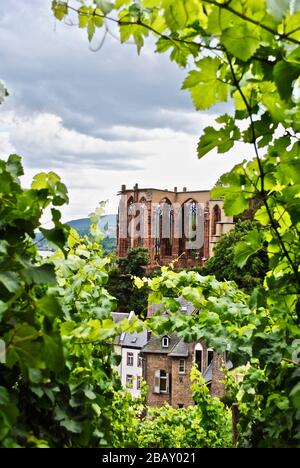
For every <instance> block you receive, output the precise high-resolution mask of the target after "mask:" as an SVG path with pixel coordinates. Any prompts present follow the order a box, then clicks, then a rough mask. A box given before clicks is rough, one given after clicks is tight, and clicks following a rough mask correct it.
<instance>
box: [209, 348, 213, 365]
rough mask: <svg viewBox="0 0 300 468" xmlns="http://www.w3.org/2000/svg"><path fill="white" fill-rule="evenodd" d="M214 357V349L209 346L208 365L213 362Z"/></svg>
mask: <svg viewBox="0 0 300 468" xmlns="http://www.w3.org/2000/svg"><path fill="white" fill-rule="evenodd" d="M213 358H214V350H213V349H212V348H208V350H207V367H208V366H209V365H210V364H211V363H212V360H213Z"/></svg>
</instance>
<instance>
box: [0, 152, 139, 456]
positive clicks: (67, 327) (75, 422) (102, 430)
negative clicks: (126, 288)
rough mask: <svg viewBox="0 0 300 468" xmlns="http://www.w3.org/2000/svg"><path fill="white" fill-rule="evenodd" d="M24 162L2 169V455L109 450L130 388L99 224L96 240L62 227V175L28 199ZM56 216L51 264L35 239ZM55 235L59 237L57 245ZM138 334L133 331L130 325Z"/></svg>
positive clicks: (41, 178)
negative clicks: (116, 407)
mask: <svg viewBox="0 0 300 468" xmlns="http://www.w3.org/2000/svg"><path fill="white" fill-rule="evenodd" d="M22 174H23V170H22V166H21V162H20V158H19V157H18V156H16V155H11V156H10V157H9V158H8V160H7V162H5V161H0V178H1V184H0V198H1V205H0V214H1V224H0V295H1V301H0V337H1V340H3V342H4V343H5V345H6V356H5V357H6V360H5V362H2V361H3V359H1V362H2V363H1V364H0V368H1V372H0V421H1V424H0V427H1V430H0V445H1V446H3V447H18V446H22V447H48V446H50V447H72V446H76V447H92V446H93V447H99V446H105V445H107V444H108V443H109V442H110V441H111V438H112V433H111V412H110V411H111V409H110V408H111V406H112V401H113V399H114V393H115V391H116V390H117V389H118V388H120V382H119V379H118V377H117V375H116V373H115V371H114V369H113V366H114V365H115V364H116V363H117V362H118V361H117V359H118V358H117V356H115V355H114V351H113V337H114V336H115V335H116V333H118V332H119V331H120V329H117V327H116V326H115V324H114V322H113V321H112V319H111V315H110V312H111V309H112V307H113V304H114V300H113V298H112V297H111V296H110V295H109V294H108V292H107V291H106V290H105V288H104V285H105V283H106V281H107V278H108V275H107V272H106V267H105V265H106V262H107V260H104V259H103V258H102V251H101V246H100V244H99V241H100V239H101V238H102V234H101V233H100V232H99V230H98V227H97V223H96V221H97V220H98V214H99V212H101V210H100V211H99V210H98V212H97V213H96V215H93V216H92V220H93V222H94V223H95V224H92V226H91V236H85V237H84V238H80V236H79V235H78V234H77V233H76V231H75V230H73V229H70V227H69V226H65V225H62V224H61V223H60V214H59V211H58V210H57V209H56V208H55V206H56V205H61V204H62V203H63V201H67V192H66V188H65V186H64V185H63V184H62V183H61V181H60V179H59V178H58V176H56V175H55V174H53V173H49V174H39V175H38V176H36V177H35V178H34V180H33V183H32V187H31V188H30V189H23V188H22V187H21V185H20V181H19V176H20V175H22ZM47 207H48V208H51V207H52V208H51V212H52V218H53V224H54V228H53V229H51V230H49V231H48V232H47V234H45V231H43V234H44V235H47V236H48V239H49V240H51V242H52V243H53V244H56V245H57V246H58V247H60V248H61V249H62V250H58V251H57V252H56V253H55V254H54V256H53V257H52V258H51V259H49V260H47V261H43V260H42V259H41V258H40V257H39V255H38V253H37V251H36V248H35V245H34V239H35V230H36V229H37V228H39V229H41V226H40V218H41V215H42V213H43V210H44V209H45V208H47ZM49 232H50V233H51V235H49ZM120 326H121V327H124V326H125V328H126V327H127V328H128V329H130V326H131V325H130V324H129V323H128V324H121V325H120Z"/></svg>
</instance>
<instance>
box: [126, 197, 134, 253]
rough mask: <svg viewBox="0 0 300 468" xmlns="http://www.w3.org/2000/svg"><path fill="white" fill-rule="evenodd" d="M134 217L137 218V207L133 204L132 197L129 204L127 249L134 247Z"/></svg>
mask: <svg viewBox="0 0 300 468" xmlns="http://www.w3.org/2000/svg"><path fill="white" fill-rule="evenodd" d="M134 216H135V207H134V203H133V197H130V198H129V199H128V202H127V229H128V236H127V248H129V249H130V248H132V247H133V241H134Z"/></svg>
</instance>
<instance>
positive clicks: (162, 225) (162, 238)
mask: <svg viewBox="0 0 300 468" xmlns="http://www.w3.org/2000/svg"><path fill="white" fill-rule="evenodd" d="M173 232H174V210H173V207H172V204H171V202H170V200H168V199H167V198H164V199H163V200H161V202H160V203H159V205H158V206H157V208H156V211H155V252H156V256H157V257H161V256H171V255H172V246H173V235H174V234H173Z"/></svg>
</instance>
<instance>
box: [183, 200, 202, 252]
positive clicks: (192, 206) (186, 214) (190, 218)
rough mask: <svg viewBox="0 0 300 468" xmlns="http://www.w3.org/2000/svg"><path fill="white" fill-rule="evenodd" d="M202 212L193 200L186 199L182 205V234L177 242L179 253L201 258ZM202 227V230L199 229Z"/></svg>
mask: <svg viewBox="0 0 300 468" xmlns="http://www.w3.org/2000/svg"><path fill="white" fill-rule="evenodd" d="M201 222H204V212H203V210H202V209H201V207H200V205H199V204H198V203H197V202H196V201H195V200H188V201H186V202H185V203H184V204H183V205H182V210H181V223H182V235H181V239H180V242H179V253H180V254H182V253H183V252H186V254H187V255H188V256H190V257H199V258H201V252H202V250H203V228H202V226H201ZM201 229H202V230H201Z"/></svg>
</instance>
